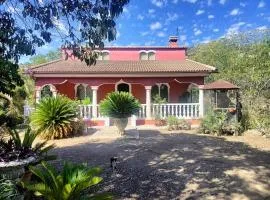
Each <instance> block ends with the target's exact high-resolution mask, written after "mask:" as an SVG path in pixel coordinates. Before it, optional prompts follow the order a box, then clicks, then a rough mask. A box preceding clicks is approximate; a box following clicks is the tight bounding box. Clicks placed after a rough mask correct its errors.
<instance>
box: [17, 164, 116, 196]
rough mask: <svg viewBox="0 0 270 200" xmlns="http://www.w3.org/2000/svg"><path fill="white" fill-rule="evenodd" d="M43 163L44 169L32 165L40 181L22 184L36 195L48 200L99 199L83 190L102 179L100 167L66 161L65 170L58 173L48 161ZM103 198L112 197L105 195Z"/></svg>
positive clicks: (31, 169) (33, 171)
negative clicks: (89, 195)
mask: <svg viewBox="0 0 270 200" xmlns="http://www.w3.org/2000/svg"><path fill="white" fill-rule="evenodd" d="M41 164H42V169H41V168H40V167H39V168H37V167H30V171H31V172H32V173H33V174H34V175H36V176H37V177H38V178H39V181H38V182H30V183H29V182H22V186H23V187H24V188H26V189H27V190H29V191H33V192H35V195H36V196H42V197H43V198H44V199H47V200H74V199H98V198H95V197H94V196H91V198H90V197H88V198H87V196H85V195H84V194H83V192H84V191H85V190H86V189H87V188H90V187H91V186H95V185H97V184H98V183H100V182H101V181H102V178H101V177H99V176H98V175H99V174H100V173H101V169H100V168H89V167H87V166H86V165H84V164H70V163H65V164H64V167H63V170H62V171H61V172H60V174H58V173H57V172H56V170H55V169H54V168H53V167H52V166H50V165H48V164H47V163H45V162H42V163H41ZM100 199H101V198H100ZM103 199H111V198H110V196H106V195H104V196H103Z"/></svg>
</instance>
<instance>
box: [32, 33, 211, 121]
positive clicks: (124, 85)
mask: <svg viewBox="0 0 270 200" xmlns="http://www.w3.org/2000/svg"><path fill="white" fill-rule="evenodd" d="M177 40H178V38H177V37H175V36H171V37H170V38H169V44H168V46H138V47H106V48H104V49H102V50H101V51H99V58H98V60H97V63H96V65H93V66H87V65H86V64H85V62H81V61H80V60H78V59H76V58H75V57H74V55H73V53H72V51H70V50H68V49H65V48H62V59H60V60H56V61H53V62H50V63H46V64H42V65H38V66H35V67H33V68H31V69H30V70H29V71H28V73H29V74H31V76H32V77H33V78H34V80H35V87H36V88H35V90H36V101H39V99H40V98H42V94H43V90H45V89H47V90H48V89H50V90H51V92H52V94H53V95H56V94H57V93H60V94H64V95H66V96H68V97H70V98H72V99H76V98H77V99H80V100H83V99H84V98H87V97H88V98H90V99H91V104H89V105H81V106H80V115H81V116H82V117H83V118H84V119H85V120H87V121H90V122H91V123H93V122H95V123H96V124H99V125H103V124H104V123H105V124H107V125H108V118H105V117H102V116H100V114H99V111H98V110H99V109H98V104H99V102H100V100H102V99H103V98H104V97H105V96H106V94H107V93H109V92H112V91H127V92H130V93H132V94H133V95H134V96H135V97H136V98H137V99H139V101H140V102H141V104H142V107H141V110H140V112H139V113H138V114H137V116H136V117H135V116H134V117H133V118H132V120H131V121H132V123H133V124H135V123H136V124H137V125H138V124H149V123H152V122H153V119H154V118H155V117H156V116H157V115H160V117H163V118H165V117H167V116H168V115H175V116H177V117H179V118H185V119H199V118H200V117H202V116H203V90H202V86H203V85H204V78H205V77H206V76H208V75H209V74H210V73H211V72H213V71H214V70H215V68H214V67H212V66H208V65H205V64H202V63H198V62H195V61H192V60H189V59H188V58H187V55H186V50H187V48H186V47H180V46H178V43H177ZM156 96H160V97H161V98H162V99H166V102H163V103H158V102H155V98H154V97H156Z"/></svg>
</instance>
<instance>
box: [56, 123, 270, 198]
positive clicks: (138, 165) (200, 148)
mask: <svg viewBox="0 0 270 200" xmlns="http://www.w3.org/2000/svg"><path fill="white" fill-rule="evenodd" d="M116 134H117V133H116V131H115V129H113V128H110V129H103V130H97V129H92V130H90V131H89V133H88V134H85V135H83V136H81V137H77V138H71V139H63V140H58V141H54V143H55V144H56V146H57V148H56V149H54V150H53V152H54V153H56V154H57V155H58V159H57V160H56V161H53V164H55V165H56V166H58V167H61V165H62V163H63V162H64V161H72V162H77V163H81V162H86V163H89V165H91V166H101V167H102V168H103V174H102V176H103V178H104V181H103V183H102V184H101V185H100V187H99V188H98V190H99V191H108V192H111V193H112V194H113V195H114V196H115V198H116V199H166V200H167V199H181V200H182V199H183V200H185V199H186V200H192V199H194V200H195V199H206V200H208V199H209V200H211V199H216V200H223V199H225V200H227V199H228V200H231V199H232V200H246V199H250V200H257V199H258V200H266V199H270V139H267V138H264V137H262V136H258V135H252V134H249V135H246V136H230V137H214V136H207V135H200V134H196V132H195V131H189V132H185V131H178V132H168V131H166V130H158V129H156V130H155V129H149V128H144V127H141V128H139V129H138V130H135V129H130V130H128V131H127V136H125V137H119V136H117V135H116ZM111 157H117V169H116V171H115V172H113V171H112V169H111V167H110V158H111Z"/></svg>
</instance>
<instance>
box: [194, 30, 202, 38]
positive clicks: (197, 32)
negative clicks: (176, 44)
mask: <svg viewBox="0 0 270 200" xmlns="http://www.w3.org/2000/svg"><path fill="white" fill-rule="evenodd" d="M193 32H194V35H196V36H197V35H201V34H202V31H201V30H200V29H197V28H194V29H193Z"/></svg>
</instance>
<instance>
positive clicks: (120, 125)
mask: <svg viewBox="0 0 270 200" xmlns="http://www.w3.org/2000/svg"><path fill="white" fill-rule="evenodd" d="M127 124H128V118H114V125H115V126H116V127H117V129H118V132H119V134H120V135H124V133H125V128H126V127H127Z"/></svg>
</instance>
